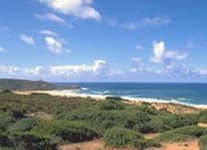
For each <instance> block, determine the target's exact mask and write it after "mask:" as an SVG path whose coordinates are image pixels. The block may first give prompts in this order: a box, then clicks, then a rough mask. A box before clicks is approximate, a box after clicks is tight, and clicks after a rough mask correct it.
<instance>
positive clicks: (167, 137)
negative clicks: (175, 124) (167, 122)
mask: <svg viewBox="0 0 207 150" xmlns="http://www.w3.org/2000/svg"><path fill="white" fill-rule="evenodd" d="M189 138H190V136H187V135H183V134H179V133H175V132H172V131H167V132H164V133H161V134H160V135H159V137H158V141H161V142H177V141H185V140H187V139H189Z"/></svg>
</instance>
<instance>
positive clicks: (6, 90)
mask: <svg viewBox="0 0 207 150" xmlns="http://www.w3.org/2000/svg"><path fill="white" fill-rule="evenodd" d="M1 92H2V93H12V91H11V90H9V89H5V90H2V91H1Z"/></svg>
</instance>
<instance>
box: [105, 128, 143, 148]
mask: <svg viewBox="0 0 207 150" xmlns="http://www.w3.org/2000/svg"><path fill="white" fill-rule="evenodd" d="M138 139H143V136H142V135H141V134H139V133H137V132H133V131H130V130H128V129H124V128H119V127H113V128H111V129H109V130H107V131H106V132H105V134H104V141H105V143H106V145H109V146H111V147H114V148H121V147H124V146H127V145H130V144H132V143H133V141H134V140H138Z"/></svg>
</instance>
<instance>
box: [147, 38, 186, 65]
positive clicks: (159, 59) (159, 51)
mask: <svg viewBox="0 0 207 150" xmlns="http://www.w3.org/2000/svg"><path fill="white" fill-rule="evenodd" d="M188 57H189V53H187V52H178V51H171V50H167V49H166V46H165V42H164V41H160V42H156V41H155V42H153V56H152V57H151V58H150V61H152V62H155V63H163V62H170V63H171V61H172V60H183V59H186V58H188Z"/></svg>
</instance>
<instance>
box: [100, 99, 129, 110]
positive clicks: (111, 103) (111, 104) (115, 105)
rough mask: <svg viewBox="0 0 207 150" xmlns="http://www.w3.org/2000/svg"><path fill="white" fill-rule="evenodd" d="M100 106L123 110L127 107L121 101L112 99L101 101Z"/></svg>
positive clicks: (104, 108)
mask: <svg viewBox="0 0 207 150" xmlns="http://www.w3.org/2000/svg"><path fill="white" fill-rule="evenodd" d="M98 108H99V109H100V110H123V109H125V106H124V105H123V104H122V103H120V102H116V101H112V100H110V101H103V102H100V103H99V104H98Z"/></svg>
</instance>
